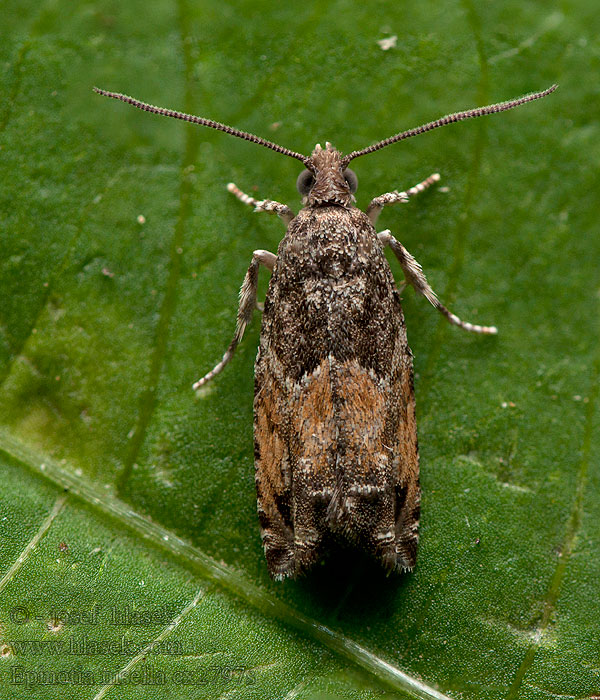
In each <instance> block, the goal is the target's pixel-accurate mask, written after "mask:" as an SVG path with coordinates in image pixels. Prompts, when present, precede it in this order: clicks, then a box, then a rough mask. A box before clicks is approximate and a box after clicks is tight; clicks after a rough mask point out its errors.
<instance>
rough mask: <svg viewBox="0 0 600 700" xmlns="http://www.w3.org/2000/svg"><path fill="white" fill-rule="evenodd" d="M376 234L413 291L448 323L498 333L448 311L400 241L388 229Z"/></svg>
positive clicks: (495, 329)
mask: <svg viewBox="0 0 600 700" xmlns="http://www.w3.org/2000/svg"><path fill="white" fill-rule="evenodd" d="M377 235H378V236H379V240H380V241H381V243H382V244H383V245H384V246H386V245H389V247H390V248H391V249H392V251H393V253H394V255H395V256H396V257H397V258H398V262H399V263H400V266H401V267H402V272H404V277H405V279H406V283H407V284H412V286H413V287H414V288H415V291H416V292H417V293H419V294H422V295H423V296H424V297H425V298H426V299H427V301H429V303H430V304H431V305H432V306H434V307H435V308H436V309H437V310H438V311H439V312H440V313H441V314H442V315H443V316H445V317H446V318H447V319H448V321H450V323H452V324H453V325H454V326H459V327H460V328H462V329H463V330H465V331H471V332H472V333H484V334H487V335H495V334H496V333H498V329H497V328H496V326H478V325H476V324H474V323H468V322H467V321H461V320H460V318H458V316H456V315H455V314H453V313H451V312H450V311H448V309H447V308H446V307H445V306H444V305H443V304H442V303H441V302H440V300H439V299H438V298H437V294H436V293H435V292H434V291H433V289H432V288H431V287H430V286H429V283H428V282H427V278H426V277H425V274H424V273H423V268H422V267H421V266H420V265H419V263H418V262H417V261H416V260H415V259H414V258H413V256H412V255H411V254H410V253H409V252H408V250H406V248H405V247H404V246H403V245H402V243H400V241H398V240H396V239H395V238H394V236H392V234H391V233H390V232H389V231H382V232H381V233H379V234H377Z"/></svg>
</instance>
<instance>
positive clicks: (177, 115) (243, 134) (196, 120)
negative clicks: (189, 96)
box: [94, 87, 313, 170]
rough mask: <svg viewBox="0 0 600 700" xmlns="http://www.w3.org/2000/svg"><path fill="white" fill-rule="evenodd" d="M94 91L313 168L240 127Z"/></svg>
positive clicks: (298, 155)
mask: <svg viewBox="0 0 600 700" xmlns="http://www.w3.org/2000/svg"><path fill="white" fill-rule="evenodd" d="M94 92H97V93H98V94H99V95H104V96H105V97H112V98H113V99H114V100H121V102H126V103H127V104H130V105H133V106H134V107H137V108H138V109H142V110H143V111H144V112H151V113H152V114H160V115H162V116H163V117H173V119H182V120H183V121H184V122H190V123H191V124H200V125H201V126H209V127H210V128H211V129H218V130H219V131H224V132H225V133H226V134H231V135H232V136H237V137H238V138H240V139H245V140H246V141H252V143H257V144H258V145H259V146H265V147H266V148H270V149H271V150H273V151H277V153H283V155H284V156H290V157H291V158H296V159H297V160H300V161H302V163H304V166H305V167H306V168H308V169H309V170H312V169H313V166H312V164H311V161H310V158H308V157H307V156H304V155H302V153H296V151H290V149H289V148H284V147H283V146H280V145H278V144H276V143H273V142H272V141H267V139H263V138H262V137H261V136H256V135H255V134H249V133H248V132H247V131H241V130H240V129H235V128H234V127H232V126H227V124H221V123H220V122H215V121H213V120H212V119H204V118H203V117H195V116H194V115H193V114H185V112H177V111H175V110H173V109H165V108H164V107H155V106H154V105H150V104H147V103H146V102H140V101H139V100H136V99H135V97H129V96H128V95H121V94H120V93H118V92H109V91H108V90H102V89H101V88H97V87H95V88H94Z"/></svg>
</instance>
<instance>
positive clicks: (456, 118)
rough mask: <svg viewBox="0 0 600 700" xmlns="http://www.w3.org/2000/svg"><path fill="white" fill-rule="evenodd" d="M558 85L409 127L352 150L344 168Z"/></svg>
mask: <svg viewBox="0 0 600 700" xmlns="http://www.w3.org/2000/svg"><path fill="white" fill-rule="evenodd" d="M557 87H558V85H552V86H550V87H549V88H548V89H547V90H543V91H542V92H534V93H531V94H530V95H525V96H524V97H519V98H517V99H515V100H508V101H507V102H499V103H498V104H495V105H488V106H487V107H475V109H469V110H467V111H465V112H455V113H454V114H449V115H448V116H446V117H441V118H440V119H436V120H435V121H433V122H428V123H427V124H423V125H422V126H417V127H416V128H414V129H409V130H408V131H402V132H400V133H399V134H396V135H395V136H390V137H389V138H387V139H384V140H383V141H378V142H377V143H374V144H373V145H372V146H367V147H366V148H363V149H361V150H360V151H352V153H348V155H346V156H344V157H343V158H342V169H343V168H347V167H348V163H350V161H351V160H354V159H355V158H358V157H359V156H364V155H366V154H367V153H373V151H378V150H379V149H381V148H385V147H386V146H389V145H390V144H392V143H396V142H397V141H403V140H404V139H408V138H410V137H411V136H417V135H418V134H424V133H425V132H426V131H431V130H432V129H437V128H438V127H439V126H446V124H452V123H453V122H460V121H462V120H463V119H471V118H472V117H482V116H483V115H484V114H494V113H495V112H505V111H506V110H507V109H512V108H513V107H518V106H519V105H522V104H525V103H526V102H533V100H539V99H540V98H542V97H546V95H549V94H550V93H552V92H554V91H555V90H556V88H557Z"/></svg>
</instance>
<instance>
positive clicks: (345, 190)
mask: <svg viewBox="0 0 600 700" xmlns="http://www.w3.org/2000/svg"><path fill="white" fill-rule="evenodd" d="M306 165H307V166H308V167H307V168H306V169H305V170H303V171H302V172H301V173H300V175H298V179H297V180H296V187H297V188H298V192H300V194H301V195H302V202H303V203H304V204H309V205H322V204H339V205H342V206H350V205H351V204H352V203H353V202H354V193H355V192H356V189H357V187H358V178H357V177H356V173H355V172H354V171H353V170H350V168H343V167H342V155H341V153H340V152H339V151H337V150H336V149H335V148H334V147H333V146H332V145H331V144H330V143H329V142H327V143H326V144H325V148H321V145H320V144H317V145H316V146H315V150H314V151H313V152H312V155H311V157H310V159H309V163H306Z"/></svg>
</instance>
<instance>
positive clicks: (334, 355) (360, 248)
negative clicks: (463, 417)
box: [254, 206, 420, 578]
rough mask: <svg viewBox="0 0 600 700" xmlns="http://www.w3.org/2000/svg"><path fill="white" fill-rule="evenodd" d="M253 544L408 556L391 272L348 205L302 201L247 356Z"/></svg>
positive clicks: (406, 378)
mask: <svg viewBox="0 0 600 700" xmlns="http://www.w3.org/2000/svg"><path fill="white" fill-rule="evenodd" d="M254 409H255V452H256V454H255V463H256V484H257V493H258V508H259V517H260V524H261V531H262V537H263V543H264V547H265V554H266V557H267V562H268V566H269V571H270V572H271V574H272V575H273V576H275V577H277V578H282V577H284V576H295V575H297V574H299V573H302V572H304V571H305V570H306V569H308V568H309V567H310V566H311V565H312V564H314V563H315V562H316V561H317V560H318V559H320V557H321V556H322V555H323V553H324V551H325V549H326V546H327V542H328V540H336V539H338V540H343V541H347V542H350V543H352V544H354V545H356V546H358V547H361V548H362V549H364V550H366V551H367V552H370V553H372V554H373V555H374V556H375V557H377V558H378V559H379V560H380V561H381V562H382V564H383V565H384V566H385V567H386V568H388V569H390V570H392V569H410V568H412V567H413V566H414V563H415V556H416V545H417V538H418V532H417V530H418V522H419V502H420V491H419V477H418V449H417V437H416V423H415V404H414V391H413V374H412V356H411V353H410V349H409V347H408V344H407V340H406V330H405V327H404V319H403V315H402V309H401V307H400V301H399V298H398V293H397V290H396V286H395V282H394V279H393V276H392V273H391V270H390V268H389V265H388V263H387V260H386V258H385V256H384V254H383V249H382V246H381V243H380V242H379V240H378V238H377V234H376V232H375V230H374V228H373V226H372V225H371V223H370V222H369V220H368V219H367V217H366V216H365V215H364V214H363V213H362V212H361V211H360V210H358V209H355V208H351V209H346V208H343V207H338V206H324V207H315V208H307V209H304V210H302V211H301V212H300V214H299V215H298V216H297V217H296V218H295V219H294V220H293V221H292V223H291V224H290V227H289V229H288V232H287V234H286V236H285V238H284V239H283V240H282V242H281V244H280V246H279V251H278V261H277V264H276V266H275V270H274V271H273V276H272V279H271V284H270V286H269V292H268V294H267V298H266V300H265V308H264V314H263V328H262V333H261V344H260V349H259V353H258V357H257V360H256V383H255V404H254Z"/></svg>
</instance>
